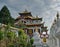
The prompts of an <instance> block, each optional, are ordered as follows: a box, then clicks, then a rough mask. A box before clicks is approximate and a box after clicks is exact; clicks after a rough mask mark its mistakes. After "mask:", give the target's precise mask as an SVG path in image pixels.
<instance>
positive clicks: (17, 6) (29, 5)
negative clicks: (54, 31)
mask: <svg viewBox="0 0 60 47" xmlns="http://www.w3.org/2000/svg"><path fill="white" fill-rule="evenodd" d="M4 5H6V6H7V7H8V9H9V10H10V12H11V16H12V17H14V18H17V17H18V16H19V14H18V13H19V12H23V11H24V10H25V9H27V10H28V11H29V12H32V15H33V16H39V17H42V18H43V21H45V26H48V29H50V26H51V24H52V23H53V20H54V18H55V16H56V14H57V11H58V12H59V13H60V0H0V10H1V8H2V7H3V6H4Z"/></svg>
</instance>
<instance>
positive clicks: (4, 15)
mask: <svg viewBox="0 0 60 47" xmlns="http://www.w3.org/2000/svg"><path fill="white" fill-rule="evenodd" d="M0 23H3V24H8V23H10V24H11V25H12V24H13V23H14V19H13V18H12V17H11V14H10V11H9V10H8V8H7V6H3V7H2V9H1V11H0Z"/></svg>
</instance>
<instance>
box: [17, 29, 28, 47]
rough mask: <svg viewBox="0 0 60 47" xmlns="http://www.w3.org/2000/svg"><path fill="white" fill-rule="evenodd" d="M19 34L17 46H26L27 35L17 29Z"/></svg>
mask: <svg viewBox="0 0 60 47" xmlns="http://www.w3.org/2000/svg"><path fill="white" fill-rule="evenodd" d="M18 35H19V47H20V46H22V47H26V46H27V35H26V34H25V33H24V31H23V30H19V31H18Z"/></svg>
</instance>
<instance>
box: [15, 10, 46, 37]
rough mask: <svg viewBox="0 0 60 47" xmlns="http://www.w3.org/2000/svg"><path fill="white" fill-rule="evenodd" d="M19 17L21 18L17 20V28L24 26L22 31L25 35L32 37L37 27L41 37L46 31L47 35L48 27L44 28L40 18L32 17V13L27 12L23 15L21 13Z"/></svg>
mask: <svg viewBox="0 0 60 47" xmlns="http://www.w3.org/2000/svg"><path fill="white" fill-rule="evenodd" d="M19 15H20V16H19V17H17V18H16V19H15V26H17V27H18V28H21V26H22V29H24V30H25V33H27V35H29V36H30V37H32V36H33V33H34V32H35V27H37V30H38V32H39V34H40V35H42V32H43V30H45V29H46V30H45V32H46V34H47V27H45V26H44V22H43V21H42V18H40V17H38V16H36V17H34V16H32V14H31V12H28V11H27V10H25V11H23V12H22V13H19ZM43 28H44V29H43ZM41 38H42V37H41Z"/></svg>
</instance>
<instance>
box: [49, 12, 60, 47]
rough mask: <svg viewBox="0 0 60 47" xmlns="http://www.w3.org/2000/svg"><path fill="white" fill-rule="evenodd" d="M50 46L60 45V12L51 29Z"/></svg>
mask: <svg viewBox="0 0 60 47" xmlns="http://www.w3.org/2000/svg"><path fill="white" fill-rule="evenodd" d="M49 47H60V18H59V14H58V13H57V18H56V19H55V20H54V23H53V24H52V26H51V29H50V36H49Z"/></svg>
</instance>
